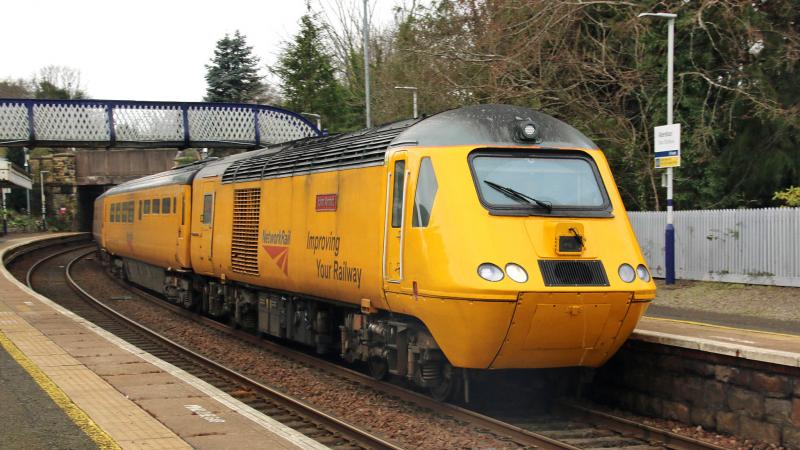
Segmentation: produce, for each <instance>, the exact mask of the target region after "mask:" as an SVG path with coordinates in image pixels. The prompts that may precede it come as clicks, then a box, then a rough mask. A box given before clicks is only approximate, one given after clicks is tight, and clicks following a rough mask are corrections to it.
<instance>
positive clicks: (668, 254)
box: [639, 13, 678, 284]
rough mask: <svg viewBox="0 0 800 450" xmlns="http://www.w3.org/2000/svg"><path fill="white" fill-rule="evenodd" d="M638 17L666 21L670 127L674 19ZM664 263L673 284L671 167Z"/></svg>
mask: <svg viewBox="0 0 800 450" xmlns="http://www.w3.org/2000/svg"><path fill="white" fill-rule="evenodd" d="M639 17H658V18H662V19H667V125H672V89H673V82H672V70H673V61H674V58H675V18H676V17H678V15H677V14H672V13H642V14H639ZM664 244H665V245H664V263H665V265H666V266H667V267H666V268H667V274H666V278H665V280H664V281H665V283H666V284H675V226H674V225H673V217H672V167H668V168H667V228H666V230H665V232H664Z"/></svg>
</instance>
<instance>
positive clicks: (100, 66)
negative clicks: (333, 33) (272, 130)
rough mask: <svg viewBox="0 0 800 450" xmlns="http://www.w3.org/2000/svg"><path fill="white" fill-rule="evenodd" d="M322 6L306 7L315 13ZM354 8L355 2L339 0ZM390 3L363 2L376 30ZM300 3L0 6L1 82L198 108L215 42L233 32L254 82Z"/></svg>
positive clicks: (28, 0) (142, 0) (294, 22)
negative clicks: (42, 77)
mask: <svg viewBox="0 0 800 450" xmlns="http://www.w3.org/2000/svg"><path fill="white" fill-rule="evenodd" d="M320 1H323V2H324V3H326V4H332V3H333V2H335V1H336V0H319V1H312V7H313V8H315V9H316V10H319V9H320ZM341 1H342V2H343V3H345V4H352V5H353V6H354V7H361V6H362V2H361V1H356V0H341ZM394 3H395V1H394V0H370V4H371V5H372V6H371V8H373V21H374V23H375V24H376V25H380V24H385V23H389V22H390V21H391V18H392V12H391V10H392V5H393V4H394ZM305 4H306V2H305V0H282V1H279V0H261V1H245V0H221V1H220V0H218V1H209V0H195V1H185V0H136V1H120V0H103V1H100V0H71V1H65V0H14V1H9V2H3V6H2V8H0V10H1V11H2V13H3V17H4V18H5V19H6V20H4V21H3V26H2V29H3V39H2V43H0V80H2V79H6V78H13V79H16V78H24V79H30V78H32V76H33V75H35V74H36V72H38V70H39V69H40V68H42V67H44V66H48V65H60V66H69V67H71V68H74V69H77V70H79V71H80V73H81V86H82V87H83V90H84V91H86V92H88V94H89V96H90V97H91V98H96V99H113V100H160V101H202V100H203V96H204V95H205V90H206V81H205V73H206V69H205V65H206V64H208V62H209V60H210V59H211V57H212V56H213V53H214V47H215V44H216V42H217V41H218V40H219V39H221V38H222V37H223V36H224V35H225V33H229V34H232V33H233V32H234V31H235V30H237V29H238V30H239V31H241V32H242V34H244V35H245V36H246V37H247V42H248V44H249V45H251V46H252V47H253V53H254V54H255V55H256V56H258V57H259V58H261V66H262V68H263V69H262V74H263V75H268V71H267V70H266V66H268V65H270V64H272V63H274V62H275V60H276V59H277V56H278V54H279V53H280V49H281V47H282V43H283V42H285V41H289V40H291V38H292V37H293V36H294V34H295V33H296V32H297V30H298V28H299V27H298V22H299V20H300V17H301V16H302V15H303V14H304V13H305V12H306V6H305Z"/></svg>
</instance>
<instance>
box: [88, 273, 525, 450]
mask: <svg viewBox="0 0 800 450" xmlns="http://www.w3.org/2000/svg"><path fill="white" fill-rule="evenodd" d="M73 276H74V277H75V279H76V281H78V282H79V283H80V284H81V285H82V287H84V289H86V290H87V291H89V292H91V293H92V294H93V295H98V294H100V295H98V297H99V298H101V299H111V298H119V299H120V300H108V301H107V304H109V305H113V306H114V308H115V309H117V310H118V311H120V312H121V313H123V314H125V315H126V316H128V317H130V318H132V319H134V320H136V321H138V322H140V323H142V324H144V325H146V326H148V327H150V328H152V329H154V330H156V331H158V332H159V333H162V334H164V335H165V336H166V337H168V338H170V339H173V340H175V341H176V342H178V343H180V344H181V345H184V346H186V347H189V348H191V349H193V350H195V351H197V352H198V353H201V354H203V355H204V356H206V357H209V358H211V359H213V360H215V361H217V362H218V363H221V364H224V365H226V366H228V367H231V368H233V369H234V370H237V371H239V372H241V373H243V374H245V375H247V376H249V377H251V378H253V379H256V380H258V381H260V382H262V383H264V384H266V385H268V386H270V387H273V388H276V389H279V390H281V391H282V392H285V393H288V394H290V395H292V396H294V397H295V398H298V399H300V400H302V401H304V402H306V403H309V404H312V405H314V406H315V407H318V408H321V409H323V410H325V411H326V412H328V413H329V414H331V415H334V416H336V417H338V418H340V419H342V420H345V421H347V422H349V423H351V424H353V425H355V426H358V427H360V428H363V429H366V430H368V431H370V432H373V433H376V434H379V435H381V436H382V437H384V438H386V439H388V440H390V441H392V442H395V443H397V444H398V445H400V446H403V447H407V448H426V449H427V448H430V449H437V448H441V449H454V448H464V449H467V448H493V449H508V448H518V447H517V446H516V445H514V444H512V443H509V442H508V441H506V440H501V439H498V438H497V437H495V436H493V435H491V434H487V433H485V432H481V431H480V430H476V429H473V428H471V427H469V426H468V425H465V424H463V423H460V422H458V421H456V420H453V419H452V418H448V417H441V416H439V415H437V414H435V413H433V412H431V411H428V410H420V409H419V408H418V407H416V406H415V405H412V404H410V403H407V402H403V401H400V400H398V399H396V398H392V397H390V396H387V395H386V394H383V393H381V392H378V391H375V390H373V389H371V388H367V387H364V386H361V385H358V384H357V383H353V382H348V381H345V380H343V379H341V378H340V377H338V376H335V375H332V374H329V373H325V372H323V371H320V370H318V369H315V368H312V367H309V366H305V365H302V364H299V363H297V362H294V361H291V360H288V359H286V358H285V357H283V356H280V355H276V354H273V353H271V352H269V351H267V350H264V349H260V348H254V347H253V346H252V345H248V344H246V343H243V342H241V341H238V340H236V339H234V338H231V337H229V336H227V335H225V334H224V333H220V332H217V331H215V330H211V329H208V328H205V327H203V326H202V325H199V324H197V323H194V322H192V321H190V320H187V319H185V318H182V317H180V316H178V315H176V314H173V313H171V312H167V311H165V310H164V309H163V308H160V307H158V306H157V305H153V304H151V303H150V302H148V301H144V300H141V299H137V298H136V297H137V296H136V295H135V294H131V293H130V292H129V291H127V290H126V289H124V288H123V287H122V286H119V285H117V284H115V283H113V282H111V281H109V280H108V279H107V276H106V275H105V273H104V272H103V271H102V268H100V267H99V265H98V264H96V262H94V261H91V260H89V261H86V260H85V261H83V262H81V263H78V264H77V265H76V266H74V268H73ZM127 297H130V298H127Z"/></svg>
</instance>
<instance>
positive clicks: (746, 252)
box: [628, 208, 800, 287]
mask: <svg viewBox="0 0 800 450" xmlns="http://www.w3.org/2000/svg"><path fill="white" fill-rule="evenodd" d="M628 217H629V218H630V220H631V225H633V229H634V230H635V232H636V237H637V238H638V239H639V245H640V246H641V248H642V253H644V257H645V259H646V260H647V263H648V266H649V267H650V270H651V271H652V272H653V275H654V276H656V277H664V275H665V267H664V228H665V226H666V223H667V216H666V213H665V212H630V213H628ZM675 276H676V278H678V279H687V280H712V281H726V282H733V283H750V284H768V285H777V286H796V287H800V208H765V209H723V210H707V211H676V212H675Z"/></svg>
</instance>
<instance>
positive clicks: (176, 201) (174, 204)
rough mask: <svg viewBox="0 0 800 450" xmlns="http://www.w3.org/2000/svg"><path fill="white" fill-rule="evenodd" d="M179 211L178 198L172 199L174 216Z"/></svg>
mask: <svg viewBox="0 0 800 450" xmlns="http://www.w3.org/2000/svg"><path fill="white" fill-rule="evenodd" d="M177 209H178V197H172V214H175V211H176V210H177Z"/></svg>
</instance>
